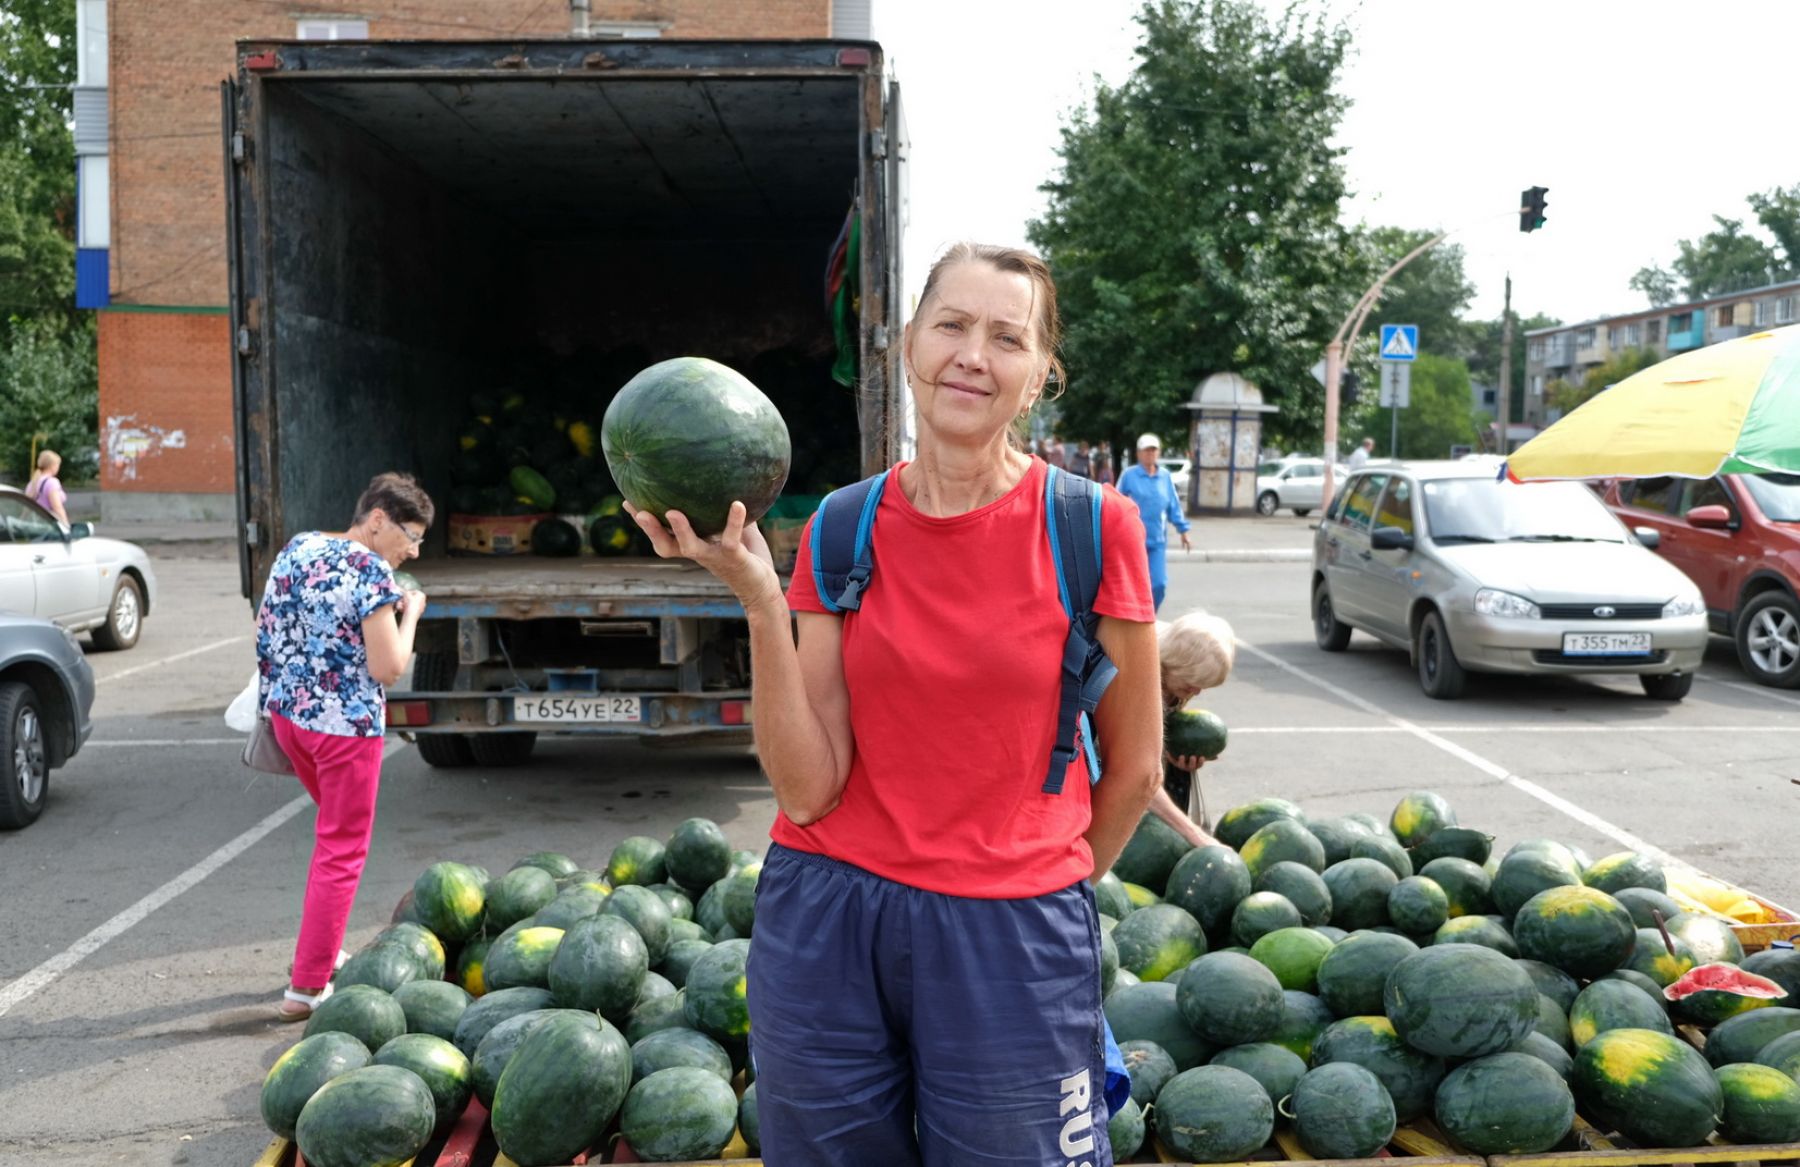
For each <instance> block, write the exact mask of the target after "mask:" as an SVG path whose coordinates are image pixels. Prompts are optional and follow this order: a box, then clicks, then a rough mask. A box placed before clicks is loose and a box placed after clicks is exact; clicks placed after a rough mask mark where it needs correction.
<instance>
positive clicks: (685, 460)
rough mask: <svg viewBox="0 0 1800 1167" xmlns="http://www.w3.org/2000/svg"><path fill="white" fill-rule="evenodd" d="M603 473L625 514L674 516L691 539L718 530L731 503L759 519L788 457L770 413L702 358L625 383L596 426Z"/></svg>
mask: <svg viewBox="0 0 1800 1167" xmlns="http://www.w3.org/2000/svg"><path fill="white" fill-rule="evenodd" d="M600 445H601V448H602V449H603V450H604V451H605V453H606V465H607V468H608V469H609V470H611V471H612V476H613V479H614V480H615V481H616V482H617V483H618V484H619V490H620V491H621V492H623V493H624V495H625V497H626V498H627V499H629V500H630V501H631V502H632V504H633V505H635V506H637V507H639V508H641V509H643V510H647V511H649V512H651V513H652V514H655V515H657V516H659V517H660V516H661V515H663V514H665V513H666V512H668V511H672V510H676V511H680V512H681V513H682V514H684V515H686V516H687V519H688V521H689V522H690V523H692V524H693V527H694V530H695V532H696V533H697V534H700V535H716V534H718V533H719V532H720V531H723V530H724V529H725V520H726V519H727V518H728V517H729V515H730V513H731V504H732V503H733V502H742V503H743V504H744V506H745V508H746V509H747V510H748V511H749V521H751V522H754V521H756V520H757V519H759V518H761V517H762V515H763V513H764V512H766V511H767V510H768V509H769V507H770V506H771V505H773V504H774V502H775V499H776V497H777V496H778V495H780V494H781V488H782V485H783V484H784V483H786V482H787V476H788V459H789V455H790V453H791V447H790V445H789V441H788V431H787V423H786V422H784V421H782V420H781V414H780V413H779V412H778V411H777V410H776V408H775V406H774V403H772V402H771V401H770V400H769V399H768V398H767V397H765V396H763V394H762V391H761V390H760V389H758V388H757V387H756V386H755V385H752V384H751V383H750V382H749V380H748V379H747V378H745V377H744V376H743V375H742V374H740V373H738V372H736V371H734V370H732V369H729V368H726V367H725V366H724V365H721V364H719V363H718V362H717V361H709V360H707V359H706V358H704V357H677V358H675V359H674V360H669V361H661V362H659V363H657V364H654V365H651V366H650V367H649V368H648V369H645V370H644V371H643V372H641V373H639V374H638V375H637V376H635V377H633V378H632V379H631V380H630V381H628V382H626V384H625V387H624V388H623V389H621V390H619V394H618V396H617V397H614V398H613V400H612V404H611V405H608V406H607V407H606V417H605V419H604V420H603V421H602V422H601V423H600Z"/></svg>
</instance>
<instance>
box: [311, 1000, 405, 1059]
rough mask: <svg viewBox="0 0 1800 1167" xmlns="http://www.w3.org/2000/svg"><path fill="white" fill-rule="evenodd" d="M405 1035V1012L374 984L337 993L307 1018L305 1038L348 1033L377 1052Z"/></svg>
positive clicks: (372, 1051)
mask: <svg viewBox="0 0 1800 1167" xmlns="http://www.w3.org/2000/svg"><path fill="white" fill-rule="evenodd" d="M405 1032H406V1011H405V1010H403V1009H401V1008H400V1003H399V1002H397V1001H395V1000H394V998H393V997H392V996H391V995H390V994H388V993H385V992H383V991H382V990H380V989H377V988H375V987H374V986H373V985H351V986H350V987H349V988H346V989H342V990H338V991H334V992H333V993H332V994H331V996H329V997H327V998H325V1000H324V1001H322V1002H320V1004H319V1005H318V1006H317V1007H316V1008H314V1009H313V1011H312V1016H311V1017H309V1018H307V1019H306V1036H307V1037H311V1036H313V1035H314V1034H316V1033H348V1034H349V1035H350V1036H352V1037H354V1038H356V1039H357V1040H358V1041H360V1042H362V1043H363V1044H364V1045H365V1046H367V1047H369V1052H370V1053H374V1052H375V1051H376V1050H378V1049H380V1048H381V1047H382V1046H384V1045H386V1044H387V1043H388V1042H389V1041H392V1040H393V1039H394V1038H396V1037H399V1036H400V1035H401V1034H403V1033H405Z"/></svg>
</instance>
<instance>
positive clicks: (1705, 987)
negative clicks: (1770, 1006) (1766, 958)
mask: <svg viewBox="0 0 1800 1167" xmlns="http://www.w3.org/2000/svg"><path fill="white" fill-rule="evenodd" d="M1704 992H1718V993H1730V994H1732V995H1733V996H1738V997H1756V998H1758V999H1760V1000H1764V1001H1776V1000H1780V999H1781V998H1783V997H1785V996H1787V995H1788V993H1787V990H1786V989H1784V988H1782V987H1781V986H1780V985H1778V984H1776V983H1775V982H1774V981H1772V980H1770V979H1769V978H1768V977H1759V976H1757V975H1756V974H1755V973H1748V972H1745V971H1744V970H1743V969H1741V968H1739V967H1738V966H1737V965H1735V964H1703V965H1699V966H1697V967H1695V968H1692V969H1689V970H1688V971H1687V972H1686V973H1685V974H1684V975H1683V976H1682V978H1681V979H1680V980H1678V981H1676V982H1675V983H1674V984H1672V985H1669V986H1668V987H1667V988H1665V989H1663V996H1664V997H1666V998H1668V999H1669V1000H1671V1001H1681V1000H1685V999H1686V998H1688V997H1691V996H1693V995H1694V994H1695V993H1704Z"/></svg>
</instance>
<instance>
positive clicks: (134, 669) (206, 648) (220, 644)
mask: <svg viewBox="0 0 1800 1167" xmlns="http://www.w3.org/2000/svg"><path fill="white" fill-rule="evenodd" d="M249 639H250V637H249V636H247V635H246V636H232V637H229V638H227V639H225V640H215V641H213V642H212V643H211V644H203V645H201V646H200V647H199V648H190V649H188V650H187V651H186V652H178V653H176V654H175V655H174V656H165V657H163V658H162V659H161V660H153V661H150V662H148V663H146V664H141V665H132V666H131V667H130V668H128V669H120V670H119V671H118V672H116V673H108V674H106V675H105V676H104V677H100V676H96V677H95V678H94V683H95V684H96V685H104V684H106V682H108V681H116V680H118V679H119V678H120V677H129V676H130V675H131V674H133V673H141V672H144V671H145V670H147V669H156V668H161V667H162V666H163V665H172V664H174V663H175V662H176V661H178V660H186V659H187V658H188V657H190V656H199V655H200V654H201V653H203V652H211V651H213V650H214V649H215V648H224V647H225V646H226V645H230V644H242V643H244V641H246V640H249Z"/></svg>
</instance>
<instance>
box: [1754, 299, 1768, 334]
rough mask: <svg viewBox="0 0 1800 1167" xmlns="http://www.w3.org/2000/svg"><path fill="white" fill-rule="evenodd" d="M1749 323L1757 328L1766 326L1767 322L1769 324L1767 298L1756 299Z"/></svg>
mask: <svg viewBox="0 0 1800 1167" xmlns="http://www.w3.org/2000/svg"><path fill="white" fill-rule="evenodd" d="M1751 323H1752V324H1753V325H1754V326H1755V327H1757V328H1766V327H1768V324H1769V302H1768V301H1767V300H1758V301H1757V302H1756V312H1755V317H1754V319H1753V320H1752V321H1751Z"/></svg>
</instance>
